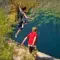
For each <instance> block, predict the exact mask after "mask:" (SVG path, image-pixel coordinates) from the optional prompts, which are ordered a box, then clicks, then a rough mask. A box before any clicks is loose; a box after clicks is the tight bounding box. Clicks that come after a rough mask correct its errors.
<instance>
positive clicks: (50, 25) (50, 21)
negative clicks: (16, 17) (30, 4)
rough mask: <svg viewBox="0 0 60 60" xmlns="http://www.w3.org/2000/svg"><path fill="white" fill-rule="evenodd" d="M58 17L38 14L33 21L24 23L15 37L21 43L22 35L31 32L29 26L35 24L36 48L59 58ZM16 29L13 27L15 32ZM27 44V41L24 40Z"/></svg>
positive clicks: (59, 34)
mask: <svg viewBox="0 0 60 60" xmlns="http://www.w3.org/2000/svg"><path fill="white" fill-rule="evenodd" d="M59 21H60V18H57V17H55V16H53V15H49V16H45V15H44V14H40V15H39V16H38V17H37V18H36V19H35V21H32V22H30V23H29V24H27V25H25V27H24V29H23V30H22V31H21V32H20V33H19V35H18V37H17V38H13V39H15V40H16V41H17V42H19V43H21V42H22V40H23V39H24V37H25V36H26V35H27V34H28V33H30V32H31V28H32V27H33V26H36V27H37V28H38V40H37V43H36V44H37V49H38V50H39V51H40V52H43V53H46V54H49V55H51V56H53V57H56V58H60V24H59ZM16 31H17V29H15V32H16ZM15 32H14V34H15ZM25 45H27V41H26V42H25Z"/></svg>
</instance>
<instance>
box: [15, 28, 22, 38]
mask: <svg viewBox="0 0 60 60" xmlns="http://www.w3.org/2000/svg"><path fill="white" fill-rule="evenodd" d="M20 31H21V29H19V30H18V31H17V33H16V34H15V37H16V38H17V35H18V34H19V32H20Z"/></svg>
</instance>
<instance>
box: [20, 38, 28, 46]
mask: <svg viewBox="0 0 60 60" xmlns="http://www.w3.org/2000/svg"><path fill="white" fill-rule="evenodd" d="M26 39H27V37H25V38H24V40H23V42H22V43H21V45H23V44H24V42H25V41H26Z"/></svg>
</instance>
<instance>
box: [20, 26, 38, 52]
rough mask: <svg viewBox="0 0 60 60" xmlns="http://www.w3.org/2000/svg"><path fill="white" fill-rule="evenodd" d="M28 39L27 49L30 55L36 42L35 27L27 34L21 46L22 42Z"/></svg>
mask: <svg viewBox="0 0 60 60" xmlns="http://www.w3.org/2000/svg"><path fill="white" fill-rule="evenodd" d="M27 39H28V47H29V52H30V53H32V52H33V50H35V48H36V40H37V27H33V28H32V32H31V33H29V34H28V35H27V36H26V37H25V38H24V40H23V42H22V43H21V45H23V44H24V42H25V41H26V40H27Z"/></svg>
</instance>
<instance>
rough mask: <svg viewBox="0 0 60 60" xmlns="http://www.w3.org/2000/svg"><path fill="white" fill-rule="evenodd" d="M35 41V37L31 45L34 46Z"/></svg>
mask: <svg viewBox="0 0 60 60" xmlns="http://www.w3.org/2000/svg"><path fill="white" fill-rule="evenodd" d="M35 41H36V37H34V40H33V43H32V45H34V43H35Z"/></svg>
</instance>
